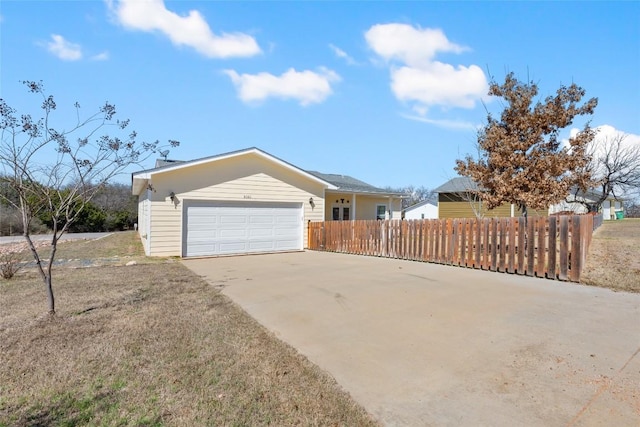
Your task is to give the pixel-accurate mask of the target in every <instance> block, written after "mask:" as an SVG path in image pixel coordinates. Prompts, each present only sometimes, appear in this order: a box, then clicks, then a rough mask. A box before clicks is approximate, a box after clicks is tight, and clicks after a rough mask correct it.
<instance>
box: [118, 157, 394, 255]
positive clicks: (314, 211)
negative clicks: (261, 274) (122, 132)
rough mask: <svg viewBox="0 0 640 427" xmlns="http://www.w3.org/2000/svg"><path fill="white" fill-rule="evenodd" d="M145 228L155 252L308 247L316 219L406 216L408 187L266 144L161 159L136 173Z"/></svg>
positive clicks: (141, 228) (206, 252)
mask: <svg viewBox="0 0 640 427" xmlns="http://www.w3.org/2000/svg"><path fill="white" fill-rule="evenodd" d="M131 178H132V194H134V195H136V196H138V232H139V234H140V238H141V239H142V242H143V245H144V249H145V253H146V254H147V255H151V256H182V257H190V256H211V255H228V254H244V253H260V252H277V251H294V250H302V249H303V248H305V247H307V224H308V221H323V220H324V221H333V220H352V219H373V220H375V219H400V214H401V205H402V194H400V193H394V192H390V191H388V190H384V189H381V188H377V187H374V186H372V185H369V184H367V183H365V182H362V181H359V180H357V179H355V178H351V177H349V176H345V175H332V174H323V173H319V172H314V171H307V170H303V169H301V168H298V167H297V166H294V165H292V164H291V163H288V162H286V161H284V160H282V159H279V158H277V157H275V156H273V155H271V154H269V153H266V152H264V151H262V150H260V149H258V148H255V147H254V148H248V149H244V150H239V151H233V152H229V153H224V154H219V155H215V156H211V157H204V158H201V159H196V160H191V161H160V162H158V163H156V167H155V168H153V169H147V170H142V171H139V172H135V173H133V174H132V177H131Z"/></svg>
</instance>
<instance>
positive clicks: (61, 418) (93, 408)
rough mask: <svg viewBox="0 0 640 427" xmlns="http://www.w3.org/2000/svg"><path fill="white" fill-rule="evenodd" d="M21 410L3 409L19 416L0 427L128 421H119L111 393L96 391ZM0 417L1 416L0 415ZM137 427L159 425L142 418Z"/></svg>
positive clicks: (63, 426)
mask: <svg viewBox="0 0 640 427" xmlns="http://www.w3.org/2000/svg"><path fill="white" fill-rule="evenodd" d="M25 406H27V407H25ZM25 406H23V407H15V408H13V409H12V408H5V410H6V412H7V413H9V414H11V413H12V412H14V413H15V412H19V413H21V414H20V415H19V416H18V418H17V419H14V420H9V423H7V424H4V423H3V422H2V421H0V426H4V425H6V426H9V425H11V426H16V427H26V426H30V427H34V426H43V427H44V426H60V427H67V426H68V427H71V426H80V425H87V424H90V423H92V422H94V423H96V422H97V423H98V424H102V422H105V421H106V423H107V424H115V425H127V424H129V423H130V422H131V421H132V420H131V419H129V418H121V415H120V414H119V410H118V406H119V402H118V395H117V393H116V391H115V390H110V391H99V392H96V393H95V394H93V395H89V396H87V395H85V396H81V397H78V396H76V395H73V394H71V393H64V394H62V395H58V396H56V397H54V398H53V399H52V400H51V401H49V402H47V403H46V404H38V403H36V404H31V405H30V404H29V403H27V404H26V405H25ZM0 414H1V413H0ZM135 424H136V425H138V426H159V425H162V422H161V419H160V417H143V418H140V419H138V420H136V422H135Z"/></svg>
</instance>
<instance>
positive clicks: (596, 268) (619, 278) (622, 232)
mask: <svg viewBox="0 0 640 427" xmlns="http://www.w3.org/2000/svg"><path fill="white" fill-rule="evenodd" d="M581 282H582V283H585V284H587V285H592V286H600V287H603V288H611V289H614V290H619V291H627V292H640V219H637V218H634V219H631V218H628V219H623V220H617V221H605V222H604V223H603V224H602V226H601V227H600V228H599V229H598V230H596V232H595V233H594V235H593V241H592V242H591V246H590V248H589V254H588V256H587V262H586V265H585V268H584V271H583V273H582V277H581Z"/></svg>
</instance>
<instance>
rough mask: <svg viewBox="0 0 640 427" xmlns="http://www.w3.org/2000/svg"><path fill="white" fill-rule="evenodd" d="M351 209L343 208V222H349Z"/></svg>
mask: <svg viewBox="0 0 640 427" xmlns="http://www.w3.org/2000/svg"><path fill="white" fill-rule="evenodd" d="M349 219H350V218H349V208H342V220H343V221H349Z"/></svg>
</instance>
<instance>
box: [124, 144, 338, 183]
mask: <svg viewBox="0 0 640 427" xmlns="http://www.w3.org/2000/svg"><path fill="white" fill-rule="evenodd" d="M247 154H256V155H258V156H260V157H262V158H264V159H267V160H269V161H271V162H273V163H276V164H278V165H279V166H283V167H285V168H287V169H289V170H290V171H293V172H296V173H298V174H300V175H302V176H304V177H306V178H308V179H311V180H312V181H315V182H317V183H320V184H323V185H324V186H325V187H326V188H328V189H331V190H337V189H338V187H336V186H335V185H333V184H331V183H329V182H327V181H325V180H323V179H320V178H318V177H317V176H315V175H312V174H310V173H308V172H306V171H304V170H302V169H300V168H297V167H295V166H293V165H291V164H289V163H287V162H285V161H283V160H280V159H278V158H277V157H274V156H272V155H270V154H268V153H265V152H264V151H262V150H260V149H258V148H248V149H246V150H241V151H235V152H233V153H227V154H221V155H218V156H214V157H206V158H203V159H199V160H192V161H188V162H182V163H176V164H174V165H170V166H162V167H160V168H158V169H155V170H154V169H151V170H146V171H140V172H134V173H133V174H132V179H133V180H136V179H151V176H153V175H156V174H162V173H165V172H171V171H175V170H179V169H184V168H188V167H191V166H198V165H203V164H207V163H213V162H217V161H219V160H225V159H231V158H234V157H239V156H244V155H247Z"/></svg>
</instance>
